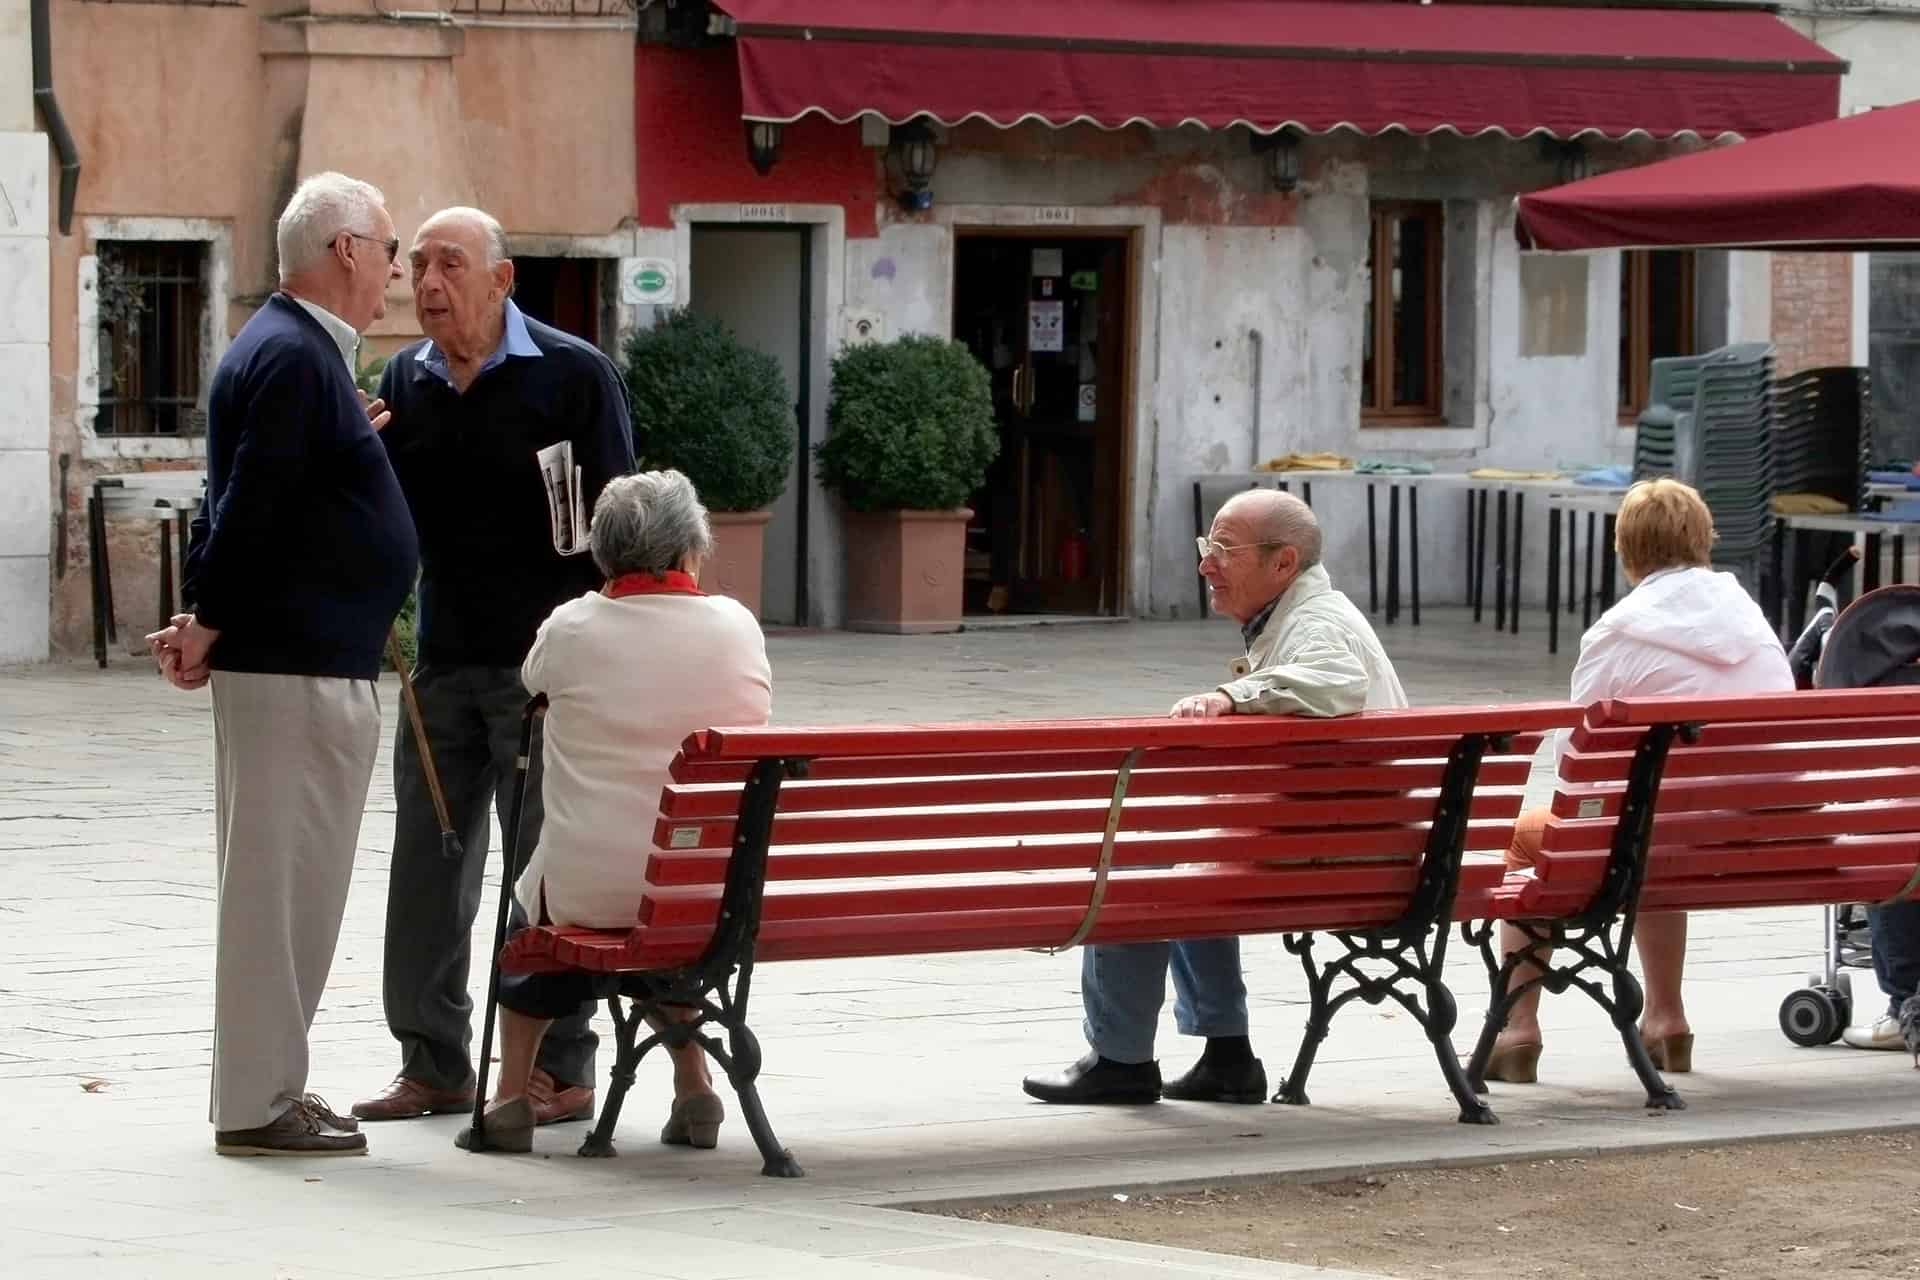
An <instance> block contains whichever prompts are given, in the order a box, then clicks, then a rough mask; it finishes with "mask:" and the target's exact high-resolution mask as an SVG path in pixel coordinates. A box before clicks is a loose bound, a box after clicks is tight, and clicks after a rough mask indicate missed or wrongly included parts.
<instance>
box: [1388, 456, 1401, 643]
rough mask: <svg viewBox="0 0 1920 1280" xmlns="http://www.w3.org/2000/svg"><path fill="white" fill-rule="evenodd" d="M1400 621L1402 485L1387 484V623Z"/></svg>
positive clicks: (1390, 624) (1389, 624)
mask: <svg viewBox="0 0 1920 1280" xmlns="http://www.w3.org/2000/svg"><path fill="white" fill-rule="evenodd" d="M1398 621H1400V486H1399V485H1397V484H1389V485H1388V486H1387V625H1388V626H1392V625H1393V624H1394V623H1396V622H1398Z"/></svg>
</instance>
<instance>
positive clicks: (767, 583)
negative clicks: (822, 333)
mask: <svg viewBox="0 0 1920 1280" xmlns="http://www.w3.org/2000/svg"><path fill="white" fill-rule="evenodd" d="M691 251H692V252H691V258H692V261H691V263H690V266H691V273H692V286H693V289H692V299H691V304H690V305H691V306H692V309H693V310H694V312H695V313H696V314H698V315H702V316H706V317H708V318H710V319H714V320H718V321H720V322H721V323H722V324H724V325H726V326H727V327H728V328H729V329H731V330H733V332H734V333H735V334H737V335H738V336H739V338H740V340H741V341H742V342H744V343H746V344H747V345H748V346H750V347H752V348H754V349H755V350H758V351H764V352H766V353H767V354H768V355H770V356H772V357H774V358H775V359H776V360H778V361H779V362H780V372H781V373H782V374H784V375H785V376H786V379H787V387H788V389H789V390H790V391H791V392H792V393H793V397H794V406H793V414H794V422H795V424H796V426H797V431H796V433H795V435H796V440H795V448H794V456H793V462H792V464H791V467H790V469H789V470H788V472H787V487H786V488H785V489H784V490H782V491H781V494H780V496H779V497H778V498H776V499H775V500H774V503H773V506H772V508H771V510H772V512H773V518H772V520H770V521H769V522H768V524H767V534H766V538H767V542H766V545H767V552H766V561H765V564H764V565H763V567H762V578H761V584H760V617H761V619H762V621H765V622H770V623H784V624H787V625H804V624H805V623H806V621H807V613H808V600H807V499H808V482H807V470H808V468H807V459H808V458H809V456H810V449H811V445H812V438H811V435H810V431H809V425H810V424H809V415H810V413H811V412H812V410H811V406H810V403H809V402H810V399H811V395H810V387H809V385H808V384H809V376H810V370H811V368H812V360H813V355H812V353H813V344H814V335H815V332H816V329H815V325H814V322H813V305H814V303H813V233H812V229H811V228H810V227H807V226H797V225H793V224H767V225H761V224H752V225H747V226H740V225H734V224H716V223H699V224H696V225H695V226H694V228H693V237H692V245H691Z"/></svg>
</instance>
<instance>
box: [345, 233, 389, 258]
mask: <svg viewBox="0 0 1920 1280" xmlns="http://www.w3.org/2000/svg"><path fill="white" fill-rule="evenodd" d="M340 234H342V235H346V236H352V237H353V238H354V239H355V240H365V241H366V242H367V243H368V244H377V245H379V246H380V247H381V248H382V249H385V250H386V251H387V265H388V266H392V265H393V260H394V259H395V258H398V257H399V256H400V237H398V236H395V237H393V238H392V239H391V240H382V239H381V238H380V237H379V236H363V235H361V234H360V233H359V232H358V231H343V232H341V233H340Z"/></svg>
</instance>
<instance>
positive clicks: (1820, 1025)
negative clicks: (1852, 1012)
mask: <svg viewBox="0 0 1920 1280" xmlns="http://www.w3.org/2000/svg"><path fill="white" fill-rule="evenodd" d="M1846 1027H1847V1013H1846V1009H1845V1006H1844V1004H1843V1003H1842V1000H1841V997H1840V993H1839V992H1837V991H1835V990H1834V989H1833V988H1831V987H1802V988H1801V989H1800V990H1798V991H1795V992H1793V993H1792V994H1791V995H1789V996H1788V997H1787V998H1786V999H1785V1000H1782V1001H1781V1002H1780V1031H1781V1034H1783V1035H1785V1036H1786V1037H1787V1039H1789V1040H1791V1041H1793V1042H1794V1043H1795V1044H1797V1045H1799V1046H1800V1047H1801V1048H1803V1049H1811V1048H1812V1047H1814V1046H1815V1045H1822V1044H1832V1043H1833V1042H1834V1041H1835V1040H1838V1039H1839V1038H1840V1033H1841V1032H1842V1031H1844V1030H1846Z"/></svg>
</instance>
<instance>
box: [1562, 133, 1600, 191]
mask: <svg viewBox="0 0 1920 1280" xmlns="http://www.w3.org/2000/svg"><path fill="white" fill-rule="evenodd" d="M1553 176H1554V177H1555V178H1556V179H1557V180H1558V181H1559V183H1560V185H1561V186H1565V185H1566V184H1567V183H1569V182H1579V181H1580V180H1581V179H1583V178H1590V177H1592V176H1593V157H1592V156H1590V155H1588V154H1587V144H1586V143H1584V142H1562V143H1558V144H1556V145H1555V147H1554V153H1553Z"/></svg>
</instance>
